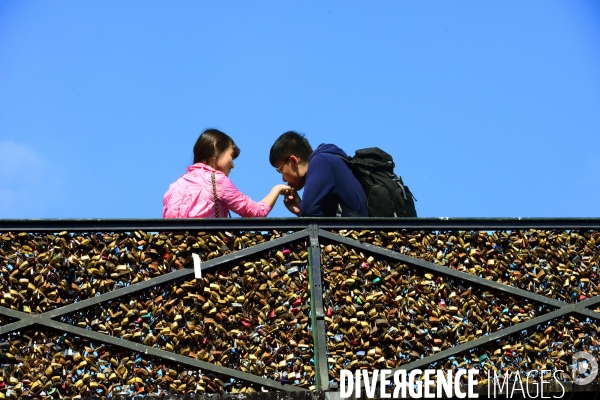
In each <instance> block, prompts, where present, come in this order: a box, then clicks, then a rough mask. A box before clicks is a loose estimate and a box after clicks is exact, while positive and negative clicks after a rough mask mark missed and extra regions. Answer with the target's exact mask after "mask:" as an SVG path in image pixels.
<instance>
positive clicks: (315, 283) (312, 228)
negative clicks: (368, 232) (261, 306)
mask: <svg viewBox="0 0 600 400" xmlns="http://www.w3.org/2000/svg"><path fill="white" fill-rule="evenodd" d="M308 235H309V241H310V243H309V246H308V250H309V261H310V268H309V277H310V291H311V293H310V294H311V296H310V299H311V300H310V308H311V318H312V335H313V346H314V347H313V348H314V360H315V381H316V386H317V390H329V369H328V367H327V366H328V364H327V330H326V329H325V312H324V309H323V280H322V279H321V246H320V245H319V226H318V225H317V224H310V225H308Z"/></svg>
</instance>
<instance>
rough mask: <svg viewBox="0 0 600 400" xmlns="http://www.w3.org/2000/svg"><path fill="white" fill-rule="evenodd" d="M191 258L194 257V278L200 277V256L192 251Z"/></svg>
mask: <svg viewBox="0 0 600 400" xmlns="http://www.w3.org/2000/svg"><path fill="white" fill-rule="evenodd" d="M192 258H193V259H194V275H196V279H202V268H200V256H199V255H198V254H196V253H192Z"/></svg>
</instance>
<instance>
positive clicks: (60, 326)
mask: <svg viewBox="0 0 600 400" xmlns="http://www.w3.org/2000/svg"><path fill="white" fill-rule="evenodd" d="M307 236H308V230H302V231H299V232H294V233H291V234H289V235H285V236H283V237H279V238H276V239H273V240H271V241H269V242H264V243H261V244H258V245H256V246H252V247H248V248H245V249H242V250H239V251H236V252H233V253H230V254H227V255H224V256H221V257H217V258H213V259H211V260H208V261H206V262H203V263H202V266H201V269H202V271H208V270H211V269H214V268H216V267H218V266H221V265H223V264H227V263H231V262H234V261H237V260H240V259H244V258H246V257H248V256H251V255H254V254H257V253H261V252H264V251H266V250H270V249H272V248H275V247H278V246H281V245H284V244H287V243H290V242H293V241H296V240H300V239H303V238H306V237H307ZM193 274H194V271H193V270H191V269H189V268H184V269H180V270H177V271H174V272H170V273H168V274H165V275H161V276H159V277H156V278H152V279H149V280H147V281H144V282H140V283H136V284H133V285H131V286H127V287H123V288H121V289H117V290H114V291H111V292H109V293H105V294H102V295H100V296H96V297H93V298H90V299H86V300H83V301H80V302H77V303H72V304H69V305H66V306H63V307H60V308H56V309H54V310H51V311H47V312H45V313H42V314H28V313H24V312H20V311H16V310H12V309H10V308H6V307H0V315H5V316H8V317H10V318H14V319H17V320H18V321H16V322H12V323H9V324H7V325H4V326H0V335H4V334H7V333H10V332H15V331H18V330H21V329H24V328H27V327H31V326H34V325H38V326H45V327H48V328H52V329H56V330H60V331H62V332H67V333H71V334H74V335H79V336H83V337H87V338H89V339H93V340H97V341H100V342H104V343H109V344H112V345H115V346H119V347H122V348H126V349H130V350H134V351H138V352H140V353H144V354H149V355H152V356H154V357H159V358H163V359H166V360H170V361H174V362H177V363H180V364H182V365H188V366H190V367H196V368H202V369H203V370H206V371H211V372H215V373H219V374H223V375H226V376H230V377H232V378H236V379H240V380H244V381H247V382H251V383H255V384H257V385H261V386H264V387H268V388H272V389H277V390H285V391H297V390H306V389H303V388H300V387H297V386H293V385H283V384H282V383H280V382H277V381H275V380H272V379H267V378H262V377H259V376H256V375H252V374H249V373H245V372H242V371H238V370H235V369H233V368H226V367H222V366H218V365H215V364H211V363H208V362H204V361H200V360H197V359H195V358H191V357H187V356H182V355H179V354H176V353H172V352H168V351H165V350H159V349H156V348H154V347H150V346H146V345H144V344H140V343H136V342H130V341H127V340H124V339H119V338H116V337H114V336H110V335H107V334H104V333H100V332H95V331H92V330H88V329H83V328H80V327H77V326H74V325H71V324H66V323H62V322H58V321H55V320H54V319H53V318H57V317H60V316H63V315H66V314H68V313H71V312H74V311H81V310H82V309H85V308H88V307H92V306H96V305H99V304H102V303H105V302H107V301H111V300H114V299H118V298H121V297H124V296H131V295H132V294H135V293H137V292H140V291H143V290H146V289H150V288H153V287H156V286H159V285H163V284H167V283H170V282H173V281H176V280H178V279H181V278H186V277H189V276H191V275H193Z"/></svg>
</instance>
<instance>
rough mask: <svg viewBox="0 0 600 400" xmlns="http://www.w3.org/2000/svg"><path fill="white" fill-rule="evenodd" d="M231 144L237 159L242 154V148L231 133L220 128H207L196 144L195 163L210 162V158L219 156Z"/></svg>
mask: <svg viewBox="0 0 600 400" xmlns="http://www.w3.org/2000/svg"><path fill="white" fill-rule="evenodd" d="M229 146H232V147H233V158H234V159H236V158H237V157H238V156H239V155H240V149H239V148H238V147H237V146H236V144H235V142H234V141H233V139H232V138H230V137H229V135H227V134H225V133H223V132H221V131H220V130H218V129H207V130H205V131H204V132H202V134H201V135H200V137H199V138H198V140H196V144H195V145H194V164H196V163H199V162H201V163H204V164H209V161H208V160H210V159H211V158H219V156H220V155H221V154H223V152H224V151H225V150H227V149H228V148H229Z"/></svg>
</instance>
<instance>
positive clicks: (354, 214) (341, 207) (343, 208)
mask: <svg viewBox="0 0 600 400" xmlns="http://www.w3.org/2000/svg"><path fill="white" fill-rule="evenodd" d="M342 213H346V214H348V215H349V216H351V217H358V218H364V216H363V215H360V214H359V213H357V212H356V211H354V210H353V209H351V208H350V207H348V206H347V205H345V204H344V203H341V202H340V203H338V207H337V211H336V212H335V216H336V217H341V216H342Z"/></svg>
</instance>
